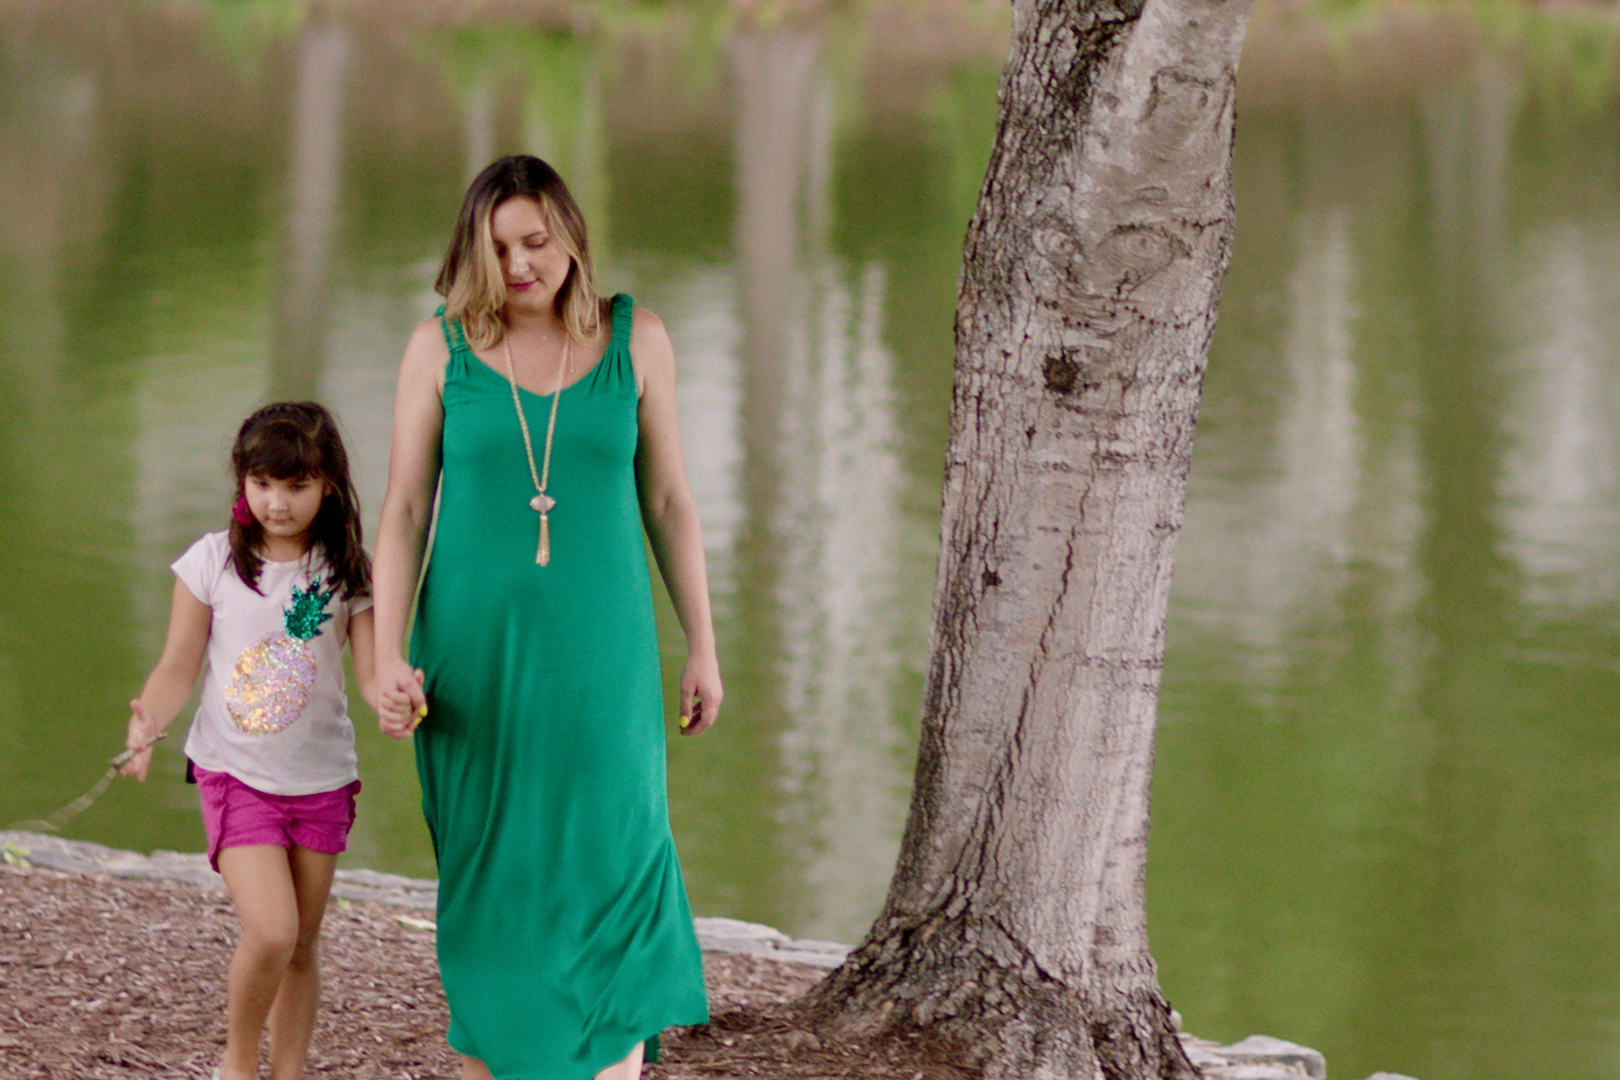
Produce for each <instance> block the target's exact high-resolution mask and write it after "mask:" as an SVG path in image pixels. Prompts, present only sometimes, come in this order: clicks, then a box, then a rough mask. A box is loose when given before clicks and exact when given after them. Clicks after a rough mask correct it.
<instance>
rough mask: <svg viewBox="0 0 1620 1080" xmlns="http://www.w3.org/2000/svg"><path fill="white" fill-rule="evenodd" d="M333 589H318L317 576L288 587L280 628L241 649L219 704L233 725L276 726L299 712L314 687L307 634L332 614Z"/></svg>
mask: <svg viewBox="0 0 1620 1080" xmlns="http://www.w3.org/2000/svg"><path fill="white" fill-rule="evenodd" d="M336 592H337V588H336V587H335V586H334V587H333V588H331V589H328V590H326V591H325V592H322V591H321V579H320V578H319V577H315V578H312V579H311V580H310V583H309V588H308V589H300V588H299V587H298V586H296V585H294V586H293V591H292V603H290V604H288V605H287V610H286V611H285V612H283V613H282V622H283V624H284V625H285V626H286V628H287V629H286V632H285V633H282V632H280V631H277V632H276V633H273V634H266V635H264V637H262V638H260V639H259V640H258V641H255V642H254V643H253V644H252V645H249V646H248V647H247V648H245V649H243V650H242V655H240V656H238V657H237V658H236V672H235V674H234V675H233V676H232V678H231V685H230V686H229V687H227V688H226V690H225V706H226V708H227V709H228V710H229V711H230V714H231V719H232V720H234V721H236V726H237V727H239V728H241V729H242V730H243V731H245V732H247V733H248V734H249V735H270V734H274V733H275V732H277V731H281V730H282V729H283V728H285V727H287V725H289V724H291V723H292V722H293V721H294V720H297V719H298V717H299V716H300V715H302V714H303V711H304V705H305V704H306V703H307V702H308V701H309V692H310V690H311V689H313V688H314V686H315V654H314V652H313V651H312V650H311V649H310V647H309V640H310V638H312V637H314V636H315V635H316V634H319V633H320V632H321V623H323V622H325V621H326V620H327V619H330V618H331V617H332V616H331V615H330V614H329V613H328V612H327V611H326V602H327V601H328V600H330V599H332V596H333V594H335V593H336Z"/></svg>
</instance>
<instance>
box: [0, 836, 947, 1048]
mask: <svg viewBox="0 0 1620 1080" xmlns="http://www.w3.org/2000/svg"><path fill="white" fill-rule="evenodd" d="M402 917H403V918H405V919H407V920H408V919H409V918H410V917H411V916H410V915H409V914H408V913H405V912H402V911H401V910H400V909H398V908H395V907H387V906H383V905H381V904H376V903H372V902H369V901H364V900H357V901H351V900H342V899H339V900H334V901H333V903H332V905H331V907H330V908H329V909H328V912H327V917H326V924H325V928H324V932H323V937H322V959H321V970H322V974H323V976H324V978H325V989H324V992H323V996H322V1006H321V1008H322V1011H321V1021H320V1024H319V1026H318V1028H317V1030H316V1033H315V1042H314V1046H313V1048H312V1053H311V1062H310V1072H309V1074H310V1075H311V1076H313V1077H343V1078H344V1080H372V1078H377V1080H381V1078H383V1077H387V1078H389V1080H423V1078H428V1077H435V1078H439V1077H442V1078H446V1080H448V1078H451V1077H454V1076H455V1075H456V1068H455V1056H454V1055H453V1054H452V1053H451V1051H450V1049H449V1048H448V1047H447V1046H446V1044H445V1041H444V1032H445V1026H446V1023H447V1021H448V1013H447V1012H446V1009H445V1004H444V995H443V992H442V990H441V989H440V986H439V979H438V969H437V965H436V964H435V962H434V957H433V933H432V932H431V931H430V930H423V929H412V928H411V927H410V926H408V925H406V923H404V922H402V921H401V919H402ZM236 934H237V923H236V917H235V915H234V913H233V912H232V909H231V904H230V899H229V897H227V896H226V895H225V892H224V890H223V889H221V888H218V887H212V888H211V887H202V886H198V885H195V884H191V883H188V882H177V881H152V880H138V879H124V878H113V877H105V876H101V875H90V874H69V873H61V872H58V871H55V870H48V869H44V868H41V867H29V868H19V867H13V866H0V985H4V987H5V994H4V996H3V998H0V1076H4V1077H7V1078H10V1077H51V1078H57V1077H60V1078H62V1080H67V1078H73V1080H102V1078H127V1077H145V1076H154V1077H155V1076H163V1077H165V1078H178V1077H206V1076H207V1075H208V1074H209V1070H210V1069H212V1067H213V1065H214V1063H215V1062H216V1061H217V1060H218V1058H219V1053H220V1050H221V1048H222V1047H223V1045H224V1039H225V1030H224V1002H225V990H224V975H225V965H226V962H227V960H228V959H229V957H230V953H231V950H232V948H233V947H234V945H235V942H236ZM704 965H705V969H706V974H707V980H708V986H709V1001H710V1011H711V1013H712V1014H713V1019H712V1022H711V1023H710V1024H709V1025H708V1026H706V1027H700V1028H677V1029H672V1030H671V1031H670V1032H668V1033H666V1036H665V1054H664V1061H663V1062H661V1063H660V1064H658V1065H655V1066H651V1067H649V1068H648V1070H647V1072H646V1074H645V1075H646V1076H647V1077H648V1078H649V1080H697V1078H705V1080H726V1078H729V1077H754V1076H769V1077H784V1078H792V1080H812V1078H816V1080H821V1078H825V1080H845V1078H853V1077H862V1078H866V1080H968V1078H970V1077H972V1076H973V1075H974V1074H973V1073H972V1072H971V1071H969V1070H967V1069H964V1068H960V1067H958V1066H957V1065H956V1064H954V1063H952V1062H950V1061H945V1060H941V1059H940V1058H939V1056H938V1055H931V1054H929V1053H926V1052H924V1051H923V1049H922V1048H920V1047H915V1046H907V1045H893V1046H885V1047H881V1048H872V1047H858V1046H836V1047H832V1046H823V1045H822V1044H821V1043H820V1041H819V1040H817V1039H816V1038H815V1036H814V1035H812V1034H811V1033H810V1032H808V1031H805V1030H803V1029H802V1028H801V1027H800V1026H799V1024H798V1023H797V1022H796V1016H795V1012H794V1009H793V1006H792V1002H793V1001H794V999H795V998H797V997H798V996H799V995H801V994H802V993H804V991H805V990H806V989H808V988H809V987H811V986H812V985H814V984H815V982H816V980H818V979H820V978H821V977H822V975H823V974H824V972H822V971H821V970H820V969H818V968H814V967H809V966H807V965H804V964H796V963H785V962H782V961H778V960H769V959H762V958H758V957H752V956H742V955H736V954H729V953H714V952H711V953H705V954H704Z"/></svg>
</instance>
